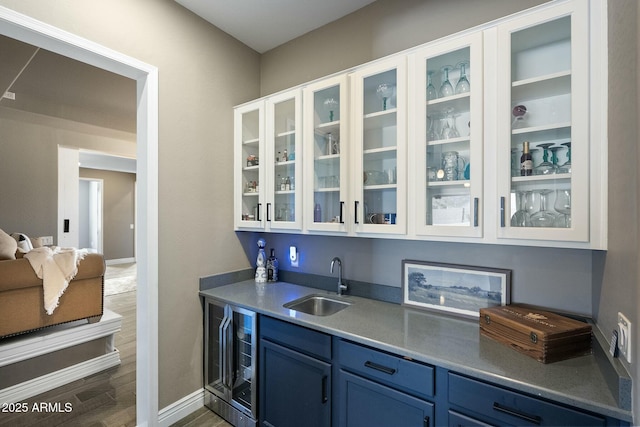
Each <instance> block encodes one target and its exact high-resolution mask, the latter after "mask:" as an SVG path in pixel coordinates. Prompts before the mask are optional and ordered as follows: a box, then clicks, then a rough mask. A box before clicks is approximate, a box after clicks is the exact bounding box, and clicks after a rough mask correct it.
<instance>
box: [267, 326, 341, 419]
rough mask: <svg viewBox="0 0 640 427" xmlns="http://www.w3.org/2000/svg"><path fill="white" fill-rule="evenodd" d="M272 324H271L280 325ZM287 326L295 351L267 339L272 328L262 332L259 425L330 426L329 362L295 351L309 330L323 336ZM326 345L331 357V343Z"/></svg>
mask: <svg viewBox="0 0 640 427" xmlns="http://www.w3.org/2000/svg"><path fill="white" fill-rule="evenodd" d="M275 322H279V321H275ZM275 322H274V325H277V326H282V325H280V324H279V323H275ZM264 323H265V324H266V323H267V322H264ZM269 326H271V325H269ZM285 326H286V325H285ZM290 326H291V330H290V332H291V335H290V339H291V345H292V347H294V348H296V350H294V349H292V348H289V347H285V346H284V345H280V344H276V343H274V342H272V341H270V340H268V339H266V338H265V336H268V335H270V334H271V333H272V332H273V330H272V329H271V328H265V329H264V331H263V332H261V335H262V336H261V340H260V356H259V359H260V364H259V381H260V383H259V390H260V401H259V406H258V412H259V417H258V418H259V422H260V425H261V426H264V427H302V426H304V427H330V426H331V401H332V399H331V387H332V384H331V363H329V362H328V361H323V360H320V359H318V358H316V357H313V356H311V355H309V354H304V353H302V352H301V351H297V348H298V346H299V345H301V342H300V341H299V340H298V338H299V336H300V335H305V334H306V333H307V331H308V332H313V333H315V334H318V338H322V335H323V334H320V333H318V332H314V331H310V330H307V329H305V328H302V327H299V326H295V325H290ZM276 329H277V328H276ZM278 330H279V329H278ZM274 335H275V334H274ZM283 336H284V335H283ZM283 341H284V340H283ZM281 343H282V344H286V343H283V342H281ZM327 343H328V353H329V354H331V345H330V341H328V342H327Z"/></svg>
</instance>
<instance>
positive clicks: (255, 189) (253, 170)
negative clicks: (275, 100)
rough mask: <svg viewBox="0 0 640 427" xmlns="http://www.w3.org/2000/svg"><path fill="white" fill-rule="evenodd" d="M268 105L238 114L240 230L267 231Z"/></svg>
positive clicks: (249, 106) (236, 169)
mask: <svg viewBox="0 0 640 427" xmlns="http://www.w3.org/2000/svg"><path fill="white" fill-rule="evenodd" d="M263 111H264V102H263V101H258V102H256V103H251V104H247V105H244V106H240V107H238V108H236V109H235V110H234V144H235V156H234V161H235V162H236V164H235V165H234V174H235V191H234V198H235V200H234V203H235V209H234V214H235V224H236V228H237V229H240V228H241V229H260V228H263V227H264V224H265V222H264V219H265V215H264V209H263V207H264V191H262V190H263V188H264V168H263V166H264V164H265V158H264V154H265V150H264V131H263V127H264V123H263V122H264V113H263Z"/></svg>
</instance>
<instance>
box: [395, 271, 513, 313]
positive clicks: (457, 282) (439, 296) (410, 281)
mask: <svg viewBox="0 0 640 427" xmlns="http://www.w3.org/2000/svg"><path fill="white" fill-rule="evenodd" d="M510 288H511V270H505V269H499V268H489V267H476V266H466V265H456V264H443V263H435V262H425V261H413V260H403V261H402V291H403V297H402V304H403V305H406V306H411V307H416V308H424V309H428V310H435V311H440V312H446V313H449V314H454V315H459V316H465V317H472V318H473V317H475V318H477V317H479V315H480V309H481V308H487V307H492V306H497V305H507V304H509V303H510V298H511V295H510Z"/></svg>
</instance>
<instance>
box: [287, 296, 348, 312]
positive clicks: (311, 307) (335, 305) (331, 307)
mask: <svg viewBox="0 0 640 427" xmlns="http://www.w3.org/2000/svg"><path fill="white" fill-rule="evenodd" d="M350 305H351V303H350V302H347V301H343V300H341V299H337V298H331V297H328V296H326V295H317V294H314V295H307V296H306V297H302V298H300V299H297V300H294V301H290V302H288V303H286V304H284V305H283V307H284V308H288V309H290V310H295V311H300V312H302V313H306V314H312V315H314V316H330V315H332V314H335V313H337V312H339V311H340V310H344V309H345V308H347V307H349V306H350Z"/></svg>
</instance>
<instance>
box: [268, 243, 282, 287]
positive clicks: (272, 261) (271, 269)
mask: <svg viewBox="0 0 640 427" xmlns="http://www.w3.org/2000/svg"><path fill="white" fill-rule="evenodd" d="M278 266H279V263H278V258H276V252H275V249H273V248H272V249H271V255H270V256H269V258H268V259H267V281H269V282H277V281H278Z"/></svg>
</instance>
